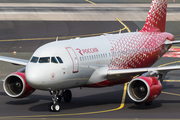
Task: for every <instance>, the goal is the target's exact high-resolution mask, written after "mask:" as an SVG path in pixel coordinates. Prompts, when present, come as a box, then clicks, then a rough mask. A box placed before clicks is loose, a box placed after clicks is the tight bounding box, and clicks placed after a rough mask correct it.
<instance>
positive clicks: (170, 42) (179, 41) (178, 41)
mask: <svg viewBox="0 0 180 120" xmlns="http://www.w3.org/2000/svg"><path fill="white" fill-rule="evenodd" d="M173 44H180V40H176V41H166V42H165V45H173Z"/></svg>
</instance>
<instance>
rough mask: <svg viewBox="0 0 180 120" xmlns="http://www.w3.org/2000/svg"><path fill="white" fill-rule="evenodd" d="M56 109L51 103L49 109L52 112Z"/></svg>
mask: <svg viewBox="0 0 180 120" xmlns="http://www.w3.org/2000/svg"><path fill="white" fill-rule="evenodd" d="M53 110H54V109H53V103H51V104H49V111H50V112H52V111H53Z"/></svg>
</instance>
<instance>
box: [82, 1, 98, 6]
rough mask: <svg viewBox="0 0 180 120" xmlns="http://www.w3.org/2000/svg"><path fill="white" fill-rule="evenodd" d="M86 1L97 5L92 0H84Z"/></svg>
mask: <svg viewBox="0 0 180 120" xmlns="http://www.w3.org/2000/svg"><path fill="white" fill-rule="evenodd" d="M85 1H86V2H89V3H91V4H94V5H97V4H96V3H94V2H92V1H90V0H85Z"/></svg>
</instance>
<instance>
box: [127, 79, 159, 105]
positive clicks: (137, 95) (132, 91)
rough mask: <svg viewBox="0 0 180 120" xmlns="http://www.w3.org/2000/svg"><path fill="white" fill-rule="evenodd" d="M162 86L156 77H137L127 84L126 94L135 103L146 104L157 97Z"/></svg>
mask: <svg viewBox="0 0 180 120" xmlns="http://www.w3.org/2000/svg"><path fill="white" fill-rule="evenodd" d="M161 90H162V85H161V83H160V81H159V80H158V79H157V78H156V77H144V76H140V77H137V78H135V79H133V80H131V81H130V82H129V85H128V88H127V92H128V95H129V97H130V98H131V99H132V100H133V101H135V102H136V103H148V102H151V101H152V100H154V99H155V98H156V97H158V96H159V94H160V93H161Z"/></svg>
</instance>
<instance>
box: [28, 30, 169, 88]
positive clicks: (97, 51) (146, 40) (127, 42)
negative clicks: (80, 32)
mask: <svg viewBox="0 0 180 120" xmlns="http://www.w3.org/2000/svg"><path fill="white" fill-rule="evenodd" d="M157 35H159V36H162V34H159V33H148V32H147V33H141V32H132V33H124V34H113V35H111V34H107V35H102V36H98V37H87V38H80V39H71V40H64V41H56V42H51V43H48V44H45V45H43V46H42V47H40V48H38V49H37V50H36V51H35V52H34V54H33V56H32V58H33V57H36V59H37V61H36V62H31V60H30V62H29V63H28V64H27V66H26V72H25V76H26V79H27V82H28V84H29V85H31V86H32V87H33V88H36V89H44V90H59V89H67V88H72V87H78V86H84V85H88V84H93V83H99V82H102V81H103V80H105V78H102V79H101V78H96V77H95V76H93V78H91V79H90V77H91V75H92V74H93V72H94V71H95V70H97V68H102V67H105V68H104V69H103V70H104V71H105V72H106V71H107V70H108V69H116V68H117V69H127V68H137V67H147V66H150V65H152V64H153V63H154V62H155V61H156V60H157V59H158V58H159V56H157V55H154V53H158V55H161V54H160V53H159V52H158V50H159V48H160V46H161V45H162V40H158V41H155V42H154V41H152V40H153V39H154V37H156V36H157ZM161 38H162V39H164V40H165V38H163V37H161ZM149 44H150V45H149ZM147 46H151V47H149V48H148V47H147ZM161 51H162V54H163V53H164V52H166V51H164V50H161ZM152 55H153V57H152V58H151V60H150V62H149V61H147V60H148V59H149V57H150V56H152ZM52 57H53V58H52ZM57 57H59V58H61V59H62V61H63V63H60V62H57V63H54V62H52V59H56V60H55V61H58V59H57ZM32 58H31V59H32ZM40 59H42V61H43V60H44V59H45V60H46V62H42V63H40V62H39V61H41V60H40ZM47 59H48V60H47ZM145 62H148V64H145ZM151 62H152V63H151Z"/></svg>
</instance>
